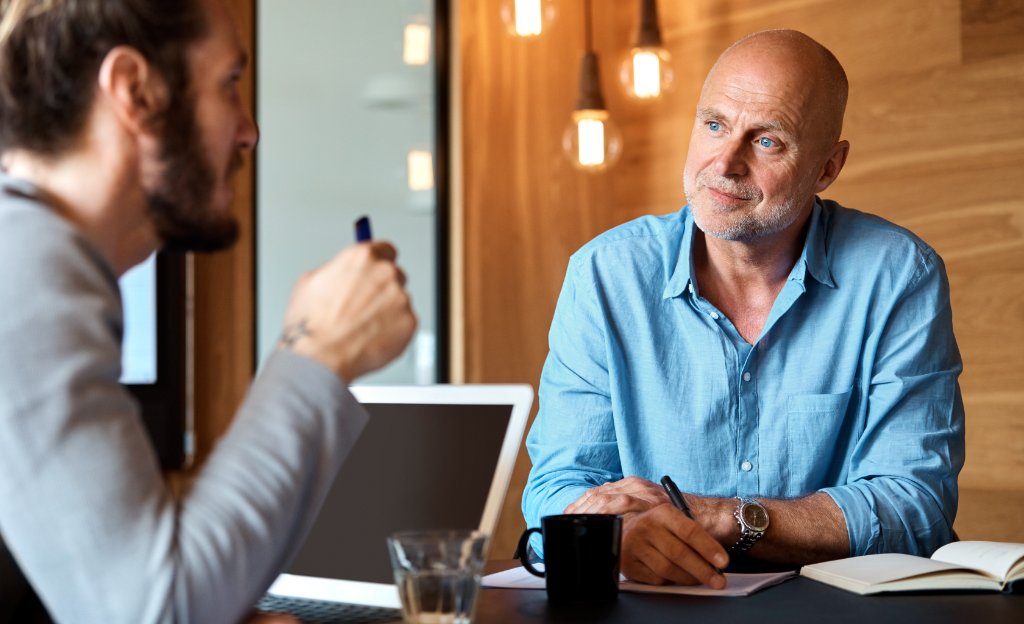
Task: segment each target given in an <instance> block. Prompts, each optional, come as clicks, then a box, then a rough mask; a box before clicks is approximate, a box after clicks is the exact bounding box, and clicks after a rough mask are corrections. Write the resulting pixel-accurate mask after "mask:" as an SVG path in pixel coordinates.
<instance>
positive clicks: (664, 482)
mask: <svg viewBox="0 0 1024 624" xmlns="http://www.w3.org/2000/svg"><path fill="white" fill-rule="evenodd" d="M661 487H663V488H665V493H666V494H668V499H669V500H670V501H672V505H673V506H675V508H676V509H678V510H679V511H681V512H683V513H684V514H686V517H687V518H689V519H690V520H693V519H694V518H693V512H691V511H690V506H689V505H687V504H686V499H685V498H683V495H682V493H681V492H680V491H679V488H678V487H676V482H675V481H673V480H672V477H670V476H668V475H665V476H664V477H662V478H661ZM714 568H715V573H716V574H722V568H719V567H718V566H714Z"/></svg>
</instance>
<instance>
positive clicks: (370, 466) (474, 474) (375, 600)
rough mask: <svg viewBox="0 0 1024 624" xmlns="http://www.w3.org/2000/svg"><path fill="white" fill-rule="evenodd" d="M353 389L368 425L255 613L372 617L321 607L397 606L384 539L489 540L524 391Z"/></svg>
mask: <svg viewBox="0 0 1024 624" xmlns="http://www.w3.org/2000/svg"><path fill="white" fill-rule="evenodd" d="M352 393H353V394H354V395H355V396H356V398H357V399H359V401H360V403H362V404H363V405H364V406H365V407H366V409H367V411H368V412H369V413H370V420H369V423H368V424H367V426H366V428H365V429H364V430H363V433H362V434H361V435H360V437H359V439H358V440H357V441H356V444H355V447H354V448H353V449H352V452H351V453H350V454H349V456H348V457H347V458H346V460H345V463H344V464H343V465H342V467H341V470H340V472H339V473H338V477H337V479H336V480H335V482H334V485H333V486H332V488H331V491H330V493H329V494H328V495H327V499H326V501H325V502H324V506H323V508H322V509H321V511H320V513H319V514H318V516H317V519H316V521H315V523H314V525H313V528H312V529H311V531H310V533H309V536H308V537H307V538H306V541H305V543H304V544H303V546H302V548H301V549H300V550H299V552H298V554H297V556H296V557H295V560H294V561H293V562H292V565H291V566H290V568H289V570H288V572H287V573H286V574H282V575H280V576H279V577H278V579H277V581H276V582H275V583H274V584H273V585H272V586H271V588H270V590H269V594H268V596H267V597H266V598H265V599H264V600H263V601H262V602H261V603H260V605H259V608H260V609H262V610H267V611H287V612H291V613H295V614H296V615H299V616H300V617H303V619H311V620H316V621H339V622H344V621H376V620H369V619H367V620H361V619H358V618H353V619H346V618H345V617H344V616H342V615H338V613H339V612H342V611H344V612H348V611H354V612H359V610H358V609H356V610H353V609H348V608H347V607H346V608H344V609H335V608H332V607H331V606H330V605H329V604H326V603H331V604H337V603H343V604H346V605H362V606H368V607H384V608H386V609H398V608H399V607H400V603H399V598H398V591H397V589H396V588H395V586H394V581H393V577H392V572H391V564H390V560H389V558H388V551H387V544H386V541H385V538H386V537H387V536H388V535H390V534H391V533H394V532H395V531H399V530H407V529H478V530H480V531H482V532H484V533H487V534H488V535H491V534H493V532H494V528H495V526H496V525H497V522H498V515H499V513H500V512H501V506H502V503H503V501H504V499H505V492H506V491H507V489H508V484H509V480H510V478H511V476H512V468H513V466H514V465H515V459H516V454H517V453H518V451H519V446H520V443H521V441H522V437H523V432H524V431H525V429H526V421H527V417H528V415H529V412H530V406H531V405H532V403H533V390H532V389H531V388H530V387H529V386H526V385H459V386H454V385H433V386H363V387H354V388H352ZM508 555H511V553H507V556H508ZM306 609H320V610H322V611H323V612H324V613H325V615H323V616H311V615H310V614H309V612H308V611H306ZM332 613H333V615H332ZM392 615H393V617H394V618H396V619H400V618H401V614H400V613H399V612H397V611H394V612H392Z"/></svg>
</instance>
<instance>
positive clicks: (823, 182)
mask: <svg viewBox="0 0 1024 624" xmlns="http://www.w3.org/2000/svg"><path fill="white" fill-rule="evenodd" d="M849 154H850V142H849V141H838V142H837V143H836V144H835V145H833V146H832V150H831V151H830V152H829V155H828V160H826V161H825V165H824V166H823V167H822V168H821V174H820V175H819V176H818V180H817V181H816V182H815V183H814V193H815V194H818V193H820V192H822V191H824V190H825V189H827V188H828V187H830V186H832V183H833V182H835V181H836V178H838V177H839V172H840V171H842V170H843V165H845V164H846V157H847V156H849Z"/></svg>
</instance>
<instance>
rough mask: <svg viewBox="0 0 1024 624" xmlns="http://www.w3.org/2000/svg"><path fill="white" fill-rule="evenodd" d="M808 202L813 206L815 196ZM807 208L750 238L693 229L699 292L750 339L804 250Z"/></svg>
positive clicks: (760, 325)
mask: <svg viewBox="0 0 1024 624" xmlns="http://www.w3.org/2000/svg"><path fill="white" fill-rule="evenodd" d="M810 205H811V206H812V207H813V198H812V200H811V203H810ZM810 214H811V211H810V210H807V211H805V212H804V213H803V214H802V216H801V217H800V218H799V219H797V220H796V221H794V222H793V223H792V224H791V225H790V226H789V227H787V228H786V229H784V230H783V231H781V232H779V233H777V234H774V235H772V236H769V237H766V238H764V239H761V240H757V241H752V242H741V241H731V240H723V239H719V238H715V237H713V236H707V235H706V234H704V233H703V232H701V231H700V230H697V231H696V232H695V233H694V241H693V260H694V270H695V273H696V277H697V283H698V285H699V287H700V294H701V296H703V297H704V298H705V299H707V300H708V301H710V302H711V303H712V304H713V305H714V306H715V307H716V308H718V309H719V310H720V311H721V312H723V313H724V314H725V315H726V317H728V318H729V320H730V321H732V323H733V325H734V326H735V327H736V329H737V331H739V333H740V335H741V336H742V337H743V338H744V340H746V341H747V342H748V343H750V344H753V343H754V342H755V341H756V340H757V338H758V336H760V335H761V330H762V329H763V328H764V325H765V323H766V322H767V320H768V314H769V313H770V312H771V308H772V305H773V304H774V303H775V299H776V298H777V297H778V295H779V292H781V291H782V287H783V286H785V284H786V280H787V279H788V278H789V274H790V272H791V271H792V270H793V265H794V264H796V261H797V258H799V257H800V253H801V251H802V250H803V244H804V239H805V238H806V234H807V227H808V223H809V221H810Z"/></svg>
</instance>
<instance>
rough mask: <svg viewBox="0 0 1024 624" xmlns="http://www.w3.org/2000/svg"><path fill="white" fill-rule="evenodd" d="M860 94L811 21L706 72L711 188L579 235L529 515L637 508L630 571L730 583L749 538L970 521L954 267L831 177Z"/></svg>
mask: <svg viewBox="0 0 1024 624" xmlns="http://www.w3.org/2000/svg"><path fill="white" fill-rule="evenodd" d="M846 98H847V80H846V75H845V72H844V71H843V69H842V66H841V65H840V64H839V62H838V61H837V60H836V58H835V57H834V56H833V55H832V54H831V53H830V52H829V51H828V50H826V49H825V48H824V47H822V46H821V45H820V44H818V43H817V42H815V41H814V40H812V39H811V38H809V37H807V36H806V35H803V34H801V33H798V32H794V31H785V30H780V31H766V32H761V33H756V34H754V35H751V36H748V37H746V38H744V39H742V40H740V41H739V42H737V43H735V44H733V46H731V47H730V48H729V49H728V50H726V51H725V52H724V53H723V54H722V56H721V57H720V58H719V59H718V61H717V62H716V64H715V65H714V67H713V68H712V69H711V71H710V73H709V74H708V77H707V79H706V81H705V83H704V87H703V89H702V91H701V95H700V101H699V103H698V106H697V114H696V120H695V123H694V126H693V130H692V134H691V138H690V145H689V152H688V155H687V161H686V168H685V172H684V179H685V194H686V199H687V202H688V205H687V206H686V207H684V208H683V209H682V210H681V211H680V212H679V213H677V214H673V215H669V216H664V217H643V218H641V219H638V220H636V221H633V222H630V223H627V224H624V225H622V226H619V227H617V228H615V229H613V230H611V231H609V232H606V233H605V234H602V235H601V236H599V237H597V238H596V239H595V240H593V241H591V242H590V243H588V244H587V245H585V246H584V247H583V248H582V249H580V250H579V251H578V252H577V253H576V254H574V255H573V257H572V258H571V260H570V262H569V267H568V270H567V272H566V278H565V285H564V287H563V290H562V294H561V296H560V298H559V301H558V305H557V309H556V311H555V316H554V319H553V321H552V327H551V333H550V353H549V355H548V358H547V362H546V363H545V366H544V371H543V374H542V377H541V386H540V411H539V413H538V415H537V419H536V422H535V423H534V425H533V427H532V429H531V431H530V434H529V437H528V439H527V448H528V450H529V453H530V457H531V459H532V460H533V469H532V472H531V473H530V477H529V481H528V483H527V486H526V490H525V493H524V495H523V511H524V514H525V516H526V520H527V523H528V524H529V525H530V526H536V525H537V524H538V522H539V520H540V518H541V517H542V516H544V515H548V514H555V513H562V512H563V510H564V511H565V512H566V513H618V514H624V515H625V522H624V533H623V548H622V569H623V571H624V573H625V574H626V575H628V576H630V577H632V578H634V579H636V580H639V581H643V582H647V583H683V584H687V583H696V582H701V583H708V584H709V585H711V586H712V587H719V588H720V587H723V586H724V584H725V579H724V577H723V576H722V575H721V574H720V573H719V572H718V571H716V568H724V567H726V565H727V564H729V563H730V562H736V561H738V560H741V559H744V558H747V557H749V558H750V559H751V560H755V561H761V562H771V563H773V564H791V565H800V564H805V563H810V562H813V561H819V560H826V559H834V558H840V557H846V556H849V555H863V554H867V553H877V552H887V551H899V552H907V553H913V554H919V555H929V554H930V553H931V552H932V551H934V550H935V549H936V548H937V547H938V546H941V545H942V544H944V543H946V542H948V541H950V540H951V539H953V537H954V536H953V532H952V525H953V519H954V516H955V514H956V504H957V474H958V473H959V471H960V468H961V467H962V466H963V461H964V415H963V404H962V401H961V397H960V390H959V386H958V383H957V378H958V376H959V374H960V372H961V369H962V364H961V360H960V355H959V351H958V349H957V346H956V341H955V339H954V337H953V328H952V320H951V310H950V301H949V286H948V283H947V280H946V275H945V269H944V267H943V264H942V261H941V259H940V258H939V257H938V255H936V253H935V251H934V250H932V249H931V248H930V247H929V246H928V245H926V244H925V243H924V242H922V241H921V240H920V239H919V238H917V237H916V236H914V235H913V234H912V233H910V232H908V231H907V230H905V229H902V228H900V227H898V226H896V225H893V224H891V223H888V222H886V221H884V220H882V219H881V218H878V217H875V216H871V215H867V214H864V213H861V212H857V211H855V210H850V209H847V208H843V207H842V206H839V205H838V204H836V203H835V202H832V201H828V200H823V199H820V198H818V197H817V194H818V193H821V192H822V191H824V190H825V189H826V188H828V187H829V185H831V183H832V182H833V181H834V180H835V179H836V177H837V176H838V175H839V172H840V170H841V169H842V168H843V164H844V163H845V161H846V157H847V153H848V151H849V143H848V142H847V141H844V140H841V139H840V132H841V130H842V121H843V114H844V110H845V107H846ZM662 475H667V476H669V477H670V478H671V479H672V480H673V481H674V482H675V483H676V484H678V486H679V489H680V490H682V492H683V500H684V502H685V503H686V505H681V507H686V506H688V507H689V509H690V514H687V513H685V512H684V511H680V510H679V509H677V508H676V507H674V506H673V505H670V504H669V498H668V497H667V496H666V494H665V492H664V491H663V490H662V488H661V487H659V486H658V485H656V482H657V481H659V480H660V479H661V477H662ZM691 516H692V517H691Z"/></svg>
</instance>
